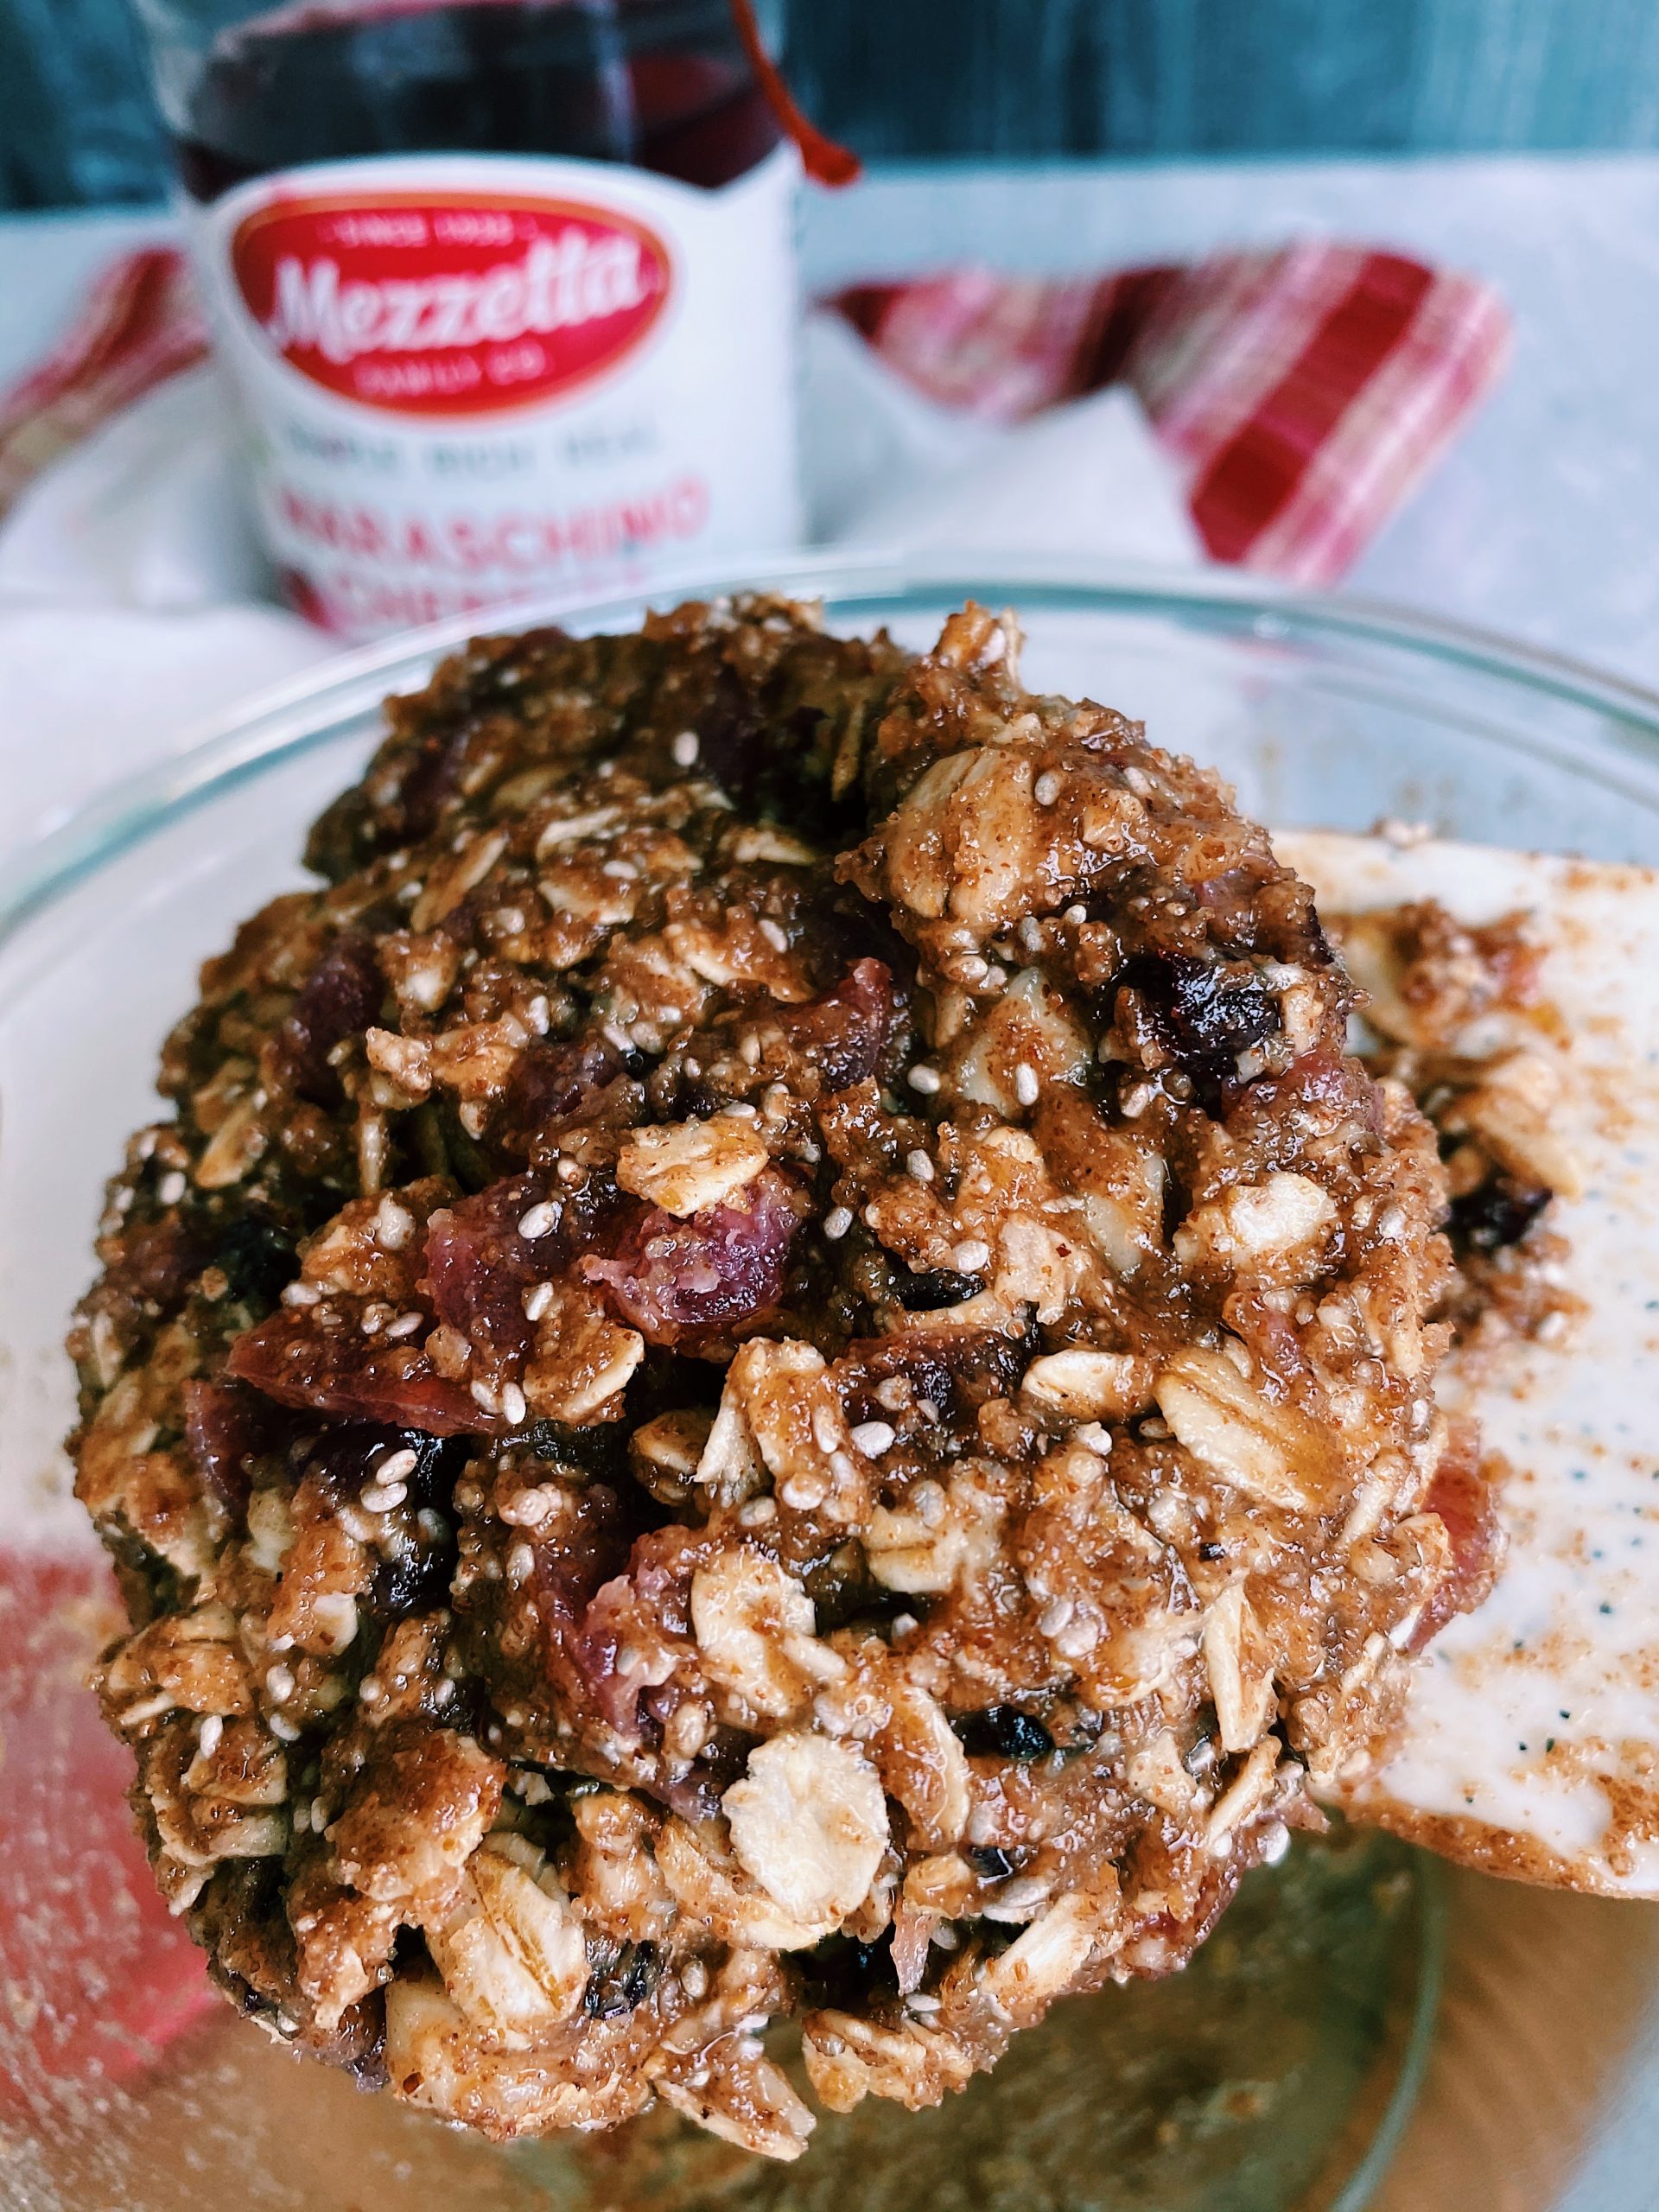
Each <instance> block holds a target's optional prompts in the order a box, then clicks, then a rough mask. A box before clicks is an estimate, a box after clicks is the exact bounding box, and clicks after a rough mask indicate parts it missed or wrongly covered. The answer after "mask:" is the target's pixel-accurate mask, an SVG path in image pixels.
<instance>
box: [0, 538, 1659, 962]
mask: <svg viewBox="0 0 1659 2212" xmlns="http://www.w3.org/2000/svg"><path fill="white" fill-rule="evenodd" d="M751 589H753V590H779V591H784V592H787V593H788V594H791V596H795V597H799V598H806V599H812V598H823V599H826V600H829V601H849V602H852V603H855V604H857V603H864V602H868V603H870V604H872V605H873V606H878V607H879V605H880V602H881V601H889V600H890V601H895V602H897V601H902V600H905V599H906V598H910V597H914V596H920V595H923V594H925V595H927V596H929V597H931V598H938V599H957V600H960V599H963V598H967V597H969V596H972V595H974V594H982V595H989V596H995V597H996V598H998V599H999V600H1003V599H1006V600H1011V601H1018V600H1019V599H1020V597H1021V596H1026V597H1029V598H1033V599H1035V598H1039V597H1040V598H1041V599H1042V600H1043V601H1045V603H1046V606H1047V607H1048V608H1049V609H1050V610H1051V611H1054V610H1056V609H1058V610H1060V611H1064V610H1065V608H1066V607H1067V606H1068V605H1071V606H1074V607H1076V608H1077V610H1078V611H1086V610H1088V609H1090V608H1092V609H1095V610H1097V611H1109V612H1114V613H1122V614H1130V615H1134V614H1139V615H1142V616H1148V617H1157V616H1164V617H1166V618H1167V617H1177V618H1179V617H1182V616H1185V617H1186V618H1188V619H1189V620H1192V619H1195V618H1196V619H1198V620H1200V621H1202V620H1204V618H1208V619H1209V620H1210V621H1211V623H1212V624H1214V625H1216V626H1225V627H1226V628H1227V629H1228V630H1229V631H1230V632H1232V633H1234V634H1239V633H1243V634H1248V635H1253V636H1255V638H1257V639H1260V640H1261V641H1262V643H1264V644H1269V643H1275V642H1287V641H1292V640H1296V639H1300V640H1302V641H1305V642H1310V643H1312V642H1317V641H1318V640H1319V639H1328V640H1332V641H1340V642H1343V643H1346V644H1351V645H1371V646H1376V647H1382V648H1384V649H1388V650H1391V651H1393V652H1395V653H1398V654H1401V655H1402V656H1404V657H1406V658H1408V659H1411V660H1414V661H1417V662H1420V663H1423V664H1440V666H1443V667H1446V668H1449V669H1452V670H1455V671H1460V672H1462V673H1465V674H1472V675H1477V676H1486V677H1497V678H1498V679H1500V680H1501V681H1503V682H1507V683H1511V684H1514V685H1516V687H1517V688H1519V689H1521V690H1527V691H1531V692H1533V693H1535V694H1540V695H1542V696H1548V697H1550V698H1552V699H1554V700H1555V701H1557V702H1560V703H1563V704H1565V705H1567V706H1570V707H1577V708H1580V709H1587V710H1589V711H1590V712H1592V713H1594V714H1596V715H1601V716H1603V717H1605V718H1606V719H1607V720H1609V721H1611V722H1613V723H1615V724H1623V725H1624V726H1626V728H1627V729H1628V732H1629V736H1628V738H1626V739H1625V741H1624V745H1623V746H1622V747H1621V749H1625V750H1631V751H1641V752H1643V753H1647V754H1648V755H1649V759H1650V760H1659V690H1650V689H1649V688H1648V687H1647V686H1646V685H1643V684H1641V683H1637V682H1635V681H1634V680H1633V679H1631V678H1630V677H1624V676H1619V675H1617V674H1615V673H1613V672H1611V671H1604V670H1601V669H1599V668H1596V667H1594V666H1592V664H1589V663H1587V662H1583V661H1579V660H1576V659H1574V658H1572V657H1571V656H1569V655H1567V654H1564V653H1558V652H1554V651H1552V650H1550V649H1548V648H1547V647H1543V646H1537V645H1529V644H1528V643H1526V642H1525V641H1524V640H1522V639H1516V638H1511V637H1509V636H1507V635H1505V634H1504V633H1503V632H1500V631H1496V630H1487V629H1483V628H1479V627H1477V626H1474V625H1472V624H1468V623H1464V622H1460V621H1458V620H1453V619H1452V618H1450V617H1447V616H1444V615H1439V614H1435V613H1431V612H1429V611H1427V610H1425V609H1419V608H1415V607H1407V606H1403V605H1399V604H1396V603H1395V602H1393V601H1387V600H1377V599H1370V598H1366V597H1363V596H1354V597H1350V596H1348V595H1346V594H1334V593H1326V592H1319V591H1314V590H1311V589H1306V588H1302V587H1300V586H1295V585H1286V584H1277V583H1264V582H1262V581H1260V580H1259V579H1257V578H1256V577H1254V576H1251V575H1245V574H1242V573H1240V572H1238V571H1236V570H1235V571H1225V570H1221V569H1187V568H1175V567H1170V568H1157V567H1154V566H1152V565H1151V564H1148V563H1103V562H1096V561H1092V560H1090V559H1087V558H1076V559H1071V558H1066V559H1057V558H1054V557H1052V556H1046V557H1042V558H1033V557H1032V556H1025V555H1019V554H1014V555H1010V556H1007V557H998V556H995V555H986V556H972V555H969V556H950V558H941V557H938V556H913V555H907V554H902V553H899V552H895V551H893V550H884V549H880V548H876V549H874V550H871V549H857V548H850V549H842V548H834V549H826V550H817V551H807V552H801V551H799V550H795V551H792V552H787V553H782V554H778V555H774V556H767V555H757V556H753V557H751V558H750V559H748V560H746V561H744V562H741V563H721V564H719V565H718V566H711V565H710V564H709V563H701V564H698V565H696V566H690V567H686V568H683V569H675V570H671V571H670V572H667V573H665V574H664V575H661V576H660V577H657V578H654V579H650V580H645V581H643V582H638V583H636V584H635V585H634V586H633V587H632V588H626V589H625V588H615V589H612V588H607V589H605V590H603V591H594V590H590V589H589V590H581V589H572V590H568V591H561V592H556V593H551V594H543V595H538V596H537V597H536V598H533V599H528V600H524V601H511V602H508V603H507V604H505V605H504V606H502V607H499V608H495V609H491V610H487V611H486V612H483V613H472V614H467V615H462V616H459V617H453V618H449V619H446V620H443V621H441V622H435V623H430V624H426V625H423V626H422V627H420V628H418V629H412V630H404V631H400V632H397V634H396V635H395V636H393V637H391V638H388V639H382V640H380V641H378V642H377V643H375V644H372V645H365V646H359V647H357V648H354V649H352V650H348V651H346V652H341V653H340V654H338V655H336V656H333V657H331V658H329V659H327V660H326V661H323V662H321V663H320V664H318V665H317V666H316V667H315V668H314V669H310V670H307V671H303V672H302V674H300V675H299V676H297V677H290V678H289V679H288V680H286V681H285V682H283V683H279V684H277V685H274V686H270V687H268V688H265V689H263V690H259V691H257V692H256V693H254V694H252V695H251V696H250V697H248V698H247V699H246V700H245V701H244V702H241V703H240V704H239V705H238V706H237V707H236V708H234V709H232V710H231V711H230V712H229V713H228V714H226V713H219V714H216V715H212V716H210V717H207V718H201V719H198V720H197V721H194V722H193V723H191V724H188V726H187V729H186V733H185V734H184V736H183V739H182V741H181V744H180V745H179V746H178V747H177V748H176V749H175V751H173V752H172V753H168V755H166V756H165V758H163V759H162V760H157V761H154V762H152V763H151V764H150V765H149V766H147V767H143V768H140V769H137V770H135V771H134V772H132V773H131V774H130V775H126V776H123V777H120V778H118V779H117V780H115V781H114V782H112V783H111V784H108V785H105V786H104V788H103V789H102V790H101V791H99V792H97V793H96V794H95V795H94V796H93V797H92V798H90V799H87V800H85V801H83V802H82V804H79V806H77V807H76V808H75V809H74V810H73V811H72V812H71V813H69V814H68V815H67V816H66V817H64V819H63V820H61V821H60V822H59V823H55V824H54V826H53V827H52V828H51V829H48V830H45V831H43V832H41V833H40V834H38V835H37V836H34V837H31V838H26V839H24V840H23V841H22V843H21V844H20V845H18V846H16V847H14V848H13V849H12V850H11V851H10V854H9V855H8V856H7V860H6V863H5V871H4V880H3V883H0V950H3V948H4V947H5V945H6V944H7V943H8V941H9V940H10V938H12V937H14V936H15V934H16V931H17V930H18V929H19V927H20V926H21V925H22V924H23V923H24V922H25V921H27V920H28V919H29V918H31V917H32V916H33V915H34V914H35V913H36V912H39V911H40V910H41V908H42V907H45V906H50V905H51V904H52V903H54V901H55V900H56V899H60V898H61V897H63V896H64V895H66V894H67V893H68V892H70V891H71V890H73V888H74V887H76V886H77V885H78V884H79V882H81V881H82V880H84V879H85V878H86V877H87V876H88V875H90V874H93V873H95V872H96V871H97V869H98V868H99V867H101V866H102V865H103V864H104V863H105V861H110V860H112V859H114V858H116V857H118V856H119V855H122V854H124V853H125V852H128V851H130V850H131V849H133V848H134V847H135V846H137V845H138V844H141V843H142V842H143V841H144V840H145V839H146V838H147V837H149V836H152V835H154V834H155V833H156V832H157V831H158V830H160V829H163V828H165V827H167V826H168V825H169V824H170V823H174V822H175V821H176V820H178V819H179V818H181V817H182V816H184V815H186V814H188V813H189V812H191V811H192V810H194V808H196V807H197V806H199V805H200V804H204V803H205V802H206V801H207V800H208V799H210V798H213V797H214V796H216V795H217V794H218V793H219V792H221V791H226V790H227V789H229V788H231V787H232V785H236V784H238V783H240V782H242V781H245V780H246V779H249V778H251V777H253V776H256V775H257V774H258V773H259V772H261V771H262V770H263V769H264V768H265V767H267V766H269V765H270V763H271V762H272V761H273V760H277V759H278V758H281V757H283V756H294V755H297V754H298V753H302V752H303V751H305V750H306V749H308V746H309V745H311V744H314V743H318V742H321V741H324V740H326V738H327V735H328V734H330V732H331V730H333V729H334V728H336V727H337V726H338V724H339V723H340V721H344V720H346V719H347V718H348V717H350V716H352V715H356V714H360V713H363V712H365V711H372V710H373V709H376V708H378V706H379V705H380V703H381V702H382V700H383V699H384V698H385V696H386V694H387V691H388V690H395V689H397V686H398V684H399V683H410V682H412V681H416V680H418V679H419V678H420V677H421V676H422V674H423V671H424V670H425V669H426V668H427V667H429V665H430V664H431V663H432V662H433V661H434V660H435V658H437V657H438V656H439V655H441V654H442V653H444V652H453V651H454V650H455V649H456V648H458V647H461V646H463V645H466V644H467V642H468V641H469V640H470V639H474V638H476V637H483V636H495V635H500V634H503V633H504V632H508V631H512V630H517V629H520V628H531V627H534V626H537V625H538V624H545V623H550V622H555V621H560V620H571V619H578V618H579V619H581V620H583V621H584V622H588V623H589V624H592V625H598V624H601V623H602V622H603V621H604V620H607V619H616V620H623V619H628V620H637V618H638V614H639V609H640V607H642V606H661V605H664V604H666V603H671V602H672V601H676V600H680V599H687V598H692V599H696V598H714V597H718V596H721V595H724V594H728V593H732V592H737V591H743V590H751ZM1649 747H1651V748H1652V750H1651V752H1650V753H1649Z"/></svg>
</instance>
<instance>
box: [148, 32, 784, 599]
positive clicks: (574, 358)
mask: <svg viewBox="0 0 1659 2212" xmlns="http://www.w3.org/2000/svg"><path fill="white" fill-rule="evenodd" d="M145 13H146V16H147V19H148V21H149V26H150V29H151V35H152V42H153V46H154V48H155V52H156V64H157V75H158V80H159V83H160V86H161V90H162V99H163V104H164V106H165V107H166V108H167V110H168V119H169V121H170V123H171V124H172V126H173V130H174V133H175V140H176V143H177V147H178V158H179V168H180V174H181V181H182V183H183V186H184V189H185V193H186V195H187V200H188V208H189V211H190V214H191V220H192V225H193V230H194V244H195V251H196V257H197V264H198V268H199V270H200V276H201V279H202V282H203V284H204V289H205V290H206V291H207V296H208V301H209V304H210V308H211V309H212V312H213V318H214V323H215V328H216V332H217V335H218V338H219V348H220V353H221V357H222V359H223V361H224V363H225V365H226V368H227V370H228V372H229V374H230V379H231V382H232V386H233V388H234V390H235V392H236V396H237V398H238V404H239V406H240V410H241V413H242V416H243V418H244V421H245V426H246V429H247V434H248V439H247V442H248V451H249V456H250V462H251V475H252V485H253V491H254V496H255V499H256V503H257V510H258V515H259V519H260V522H261V524H262V527H263V530H264V535H265V537H266V541H267V543H268V545H269V547H270V550H271V553H272V556H273V558H274V560H275V562H276V563H277V569H278V570H279V572H280V574H281V575H282V577H283V582H284V585H285V587H286V588H287V590H288V593H289V596H290V598H291V599H292V600H293V601H294V602H295V603H296V605H298V606H300V607H302V609H304V611H306V612H307V613H310V614H312V615H313V616H314V617H315V618H316V619H317V620H321V621H322V622H324V623H325V624H326V625H327V626H330V627H332V628H334V629H335V630H337V631H340V632H342V633H343V634H346V635H348V636H353V637H368V636H373V635H378V634H380V633H383V632H387V631H390V630H395V629H398V628H402V627H404V626H408V625H410V624H411V623H416V622H421V621H426V620H435V619H438V618H440V617H442V616H445V615H450V614H457V613H472V612H474V611H479V612H481V611H483V610H484V609H486V608H490V607H497V606H500V605H502V604H505V603H507V602H510V601H514V600H523V599H525V598H529V597H534V596H543V595H546V594H549V593H550V592H554V593H556V592H560V591H563V590H567V589H568V590H569V591H570V592H572V593H576V592H579V591H582V590H597V589H605V588H613V587H617V588H624V587H626V588H632V587H633V586H635V585H637V584H648V583H650V582H651V581H652V578H653V577H654V576H655V575H659V574H662V573H664V571H665V570H667V569H671V568H683V567H686V566H688V565H691V564H694V563H700V562H702V561H704V560H706V561H707V562H708V563H709V564H710V565H714V564H716V563H719V562H721V561H724V560H729V561H731V562H732V563H734V564H735V563H737V562H739V561H741V558H742V557H743V556H745V555H747V554H750V553H754V552H758V551H760V550H770V549H775V548H777V547H779V546H780V545H784V544H787V543H791V542H792V541H793V539H794V537H795V536H796V534H797V529H798V520H797V511H796V485H795V453H794V435H795V431H794V415H793V399H794V391H793V380H794V366H793V339H794V323H795V315H796V294H795V281H794V269H793V230H792V198H793V189H794V183H795V179H796V175H797V168H798V163H797V158H796V156H795V153H794V150H793V149H792V147H791V146H790V145H788V144H787V143H784V142H783V141H782V139H781V137H780V133H779V127H778V124H777V123H776V121H775V120H774V117H773V111H772V105H770V104H769V102H768V100H767V99H766V94H765V92H764V91H763V90H762V88H761V86H760V85H759V84H758V83H757V81H756V77H755V73H754V71H753V67H751V64H750V60H749V58H748V55H747V53H746V51H745V48H744V45H743V42H742V41H741V38H740V36H739V35H738V31H737V29H736V26H735V24H734V20H733V16H732V15H731V13H730V11H729V8H728V4H727V0H539V4H537V0H459V3H457V0H448V4H443V5H434V4H422V0H398V4H390V5H369V6H357V5H341V6H323V5H319V6H304V5H301V6H294V7H285V8H281V9H277V10H270V9H265V10H255V9H243V8H238V7H235V6H232V7H228V8H227V7H226V6H224V5H223V4H215V0H146V5H145Z"/></svg>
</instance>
